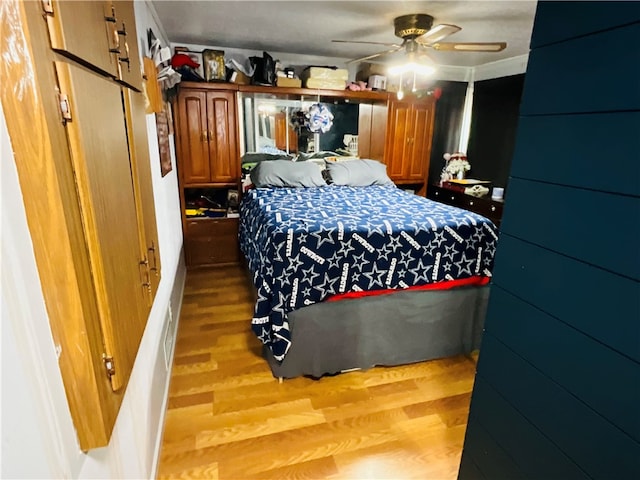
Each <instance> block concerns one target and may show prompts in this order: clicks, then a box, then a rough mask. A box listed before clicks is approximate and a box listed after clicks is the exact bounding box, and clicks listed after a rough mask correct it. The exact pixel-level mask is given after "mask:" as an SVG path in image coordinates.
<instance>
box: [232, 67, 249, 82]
mask: <svg viewBox="0 0 640 480" xmlns="http://www.w3.org/2000/svg"><path fill="white" fill-rule="evenodd" d="M230 82H231V83H236V84H238V85H250V84H251V77H247V76H246V75H245V74H244V73H242V72H240V71H238V70H236V71H234V72H233V73H232V74H231V79H230Z"/></svg>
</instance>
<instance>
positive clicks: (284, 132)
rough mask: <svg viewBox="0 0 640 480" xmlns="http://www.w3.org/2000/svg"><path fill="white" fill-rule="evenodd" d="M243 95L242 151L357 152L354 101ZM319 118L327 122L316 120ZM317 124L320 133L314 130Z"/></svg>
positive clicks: (354, 153) (292, 152) (356, 124)
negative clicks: (323, 100)
mask: <svg viewBox="0 0 640 480" xmlns="http://www.w3.org/2000/svg"><path fill="white" fill-rule="evenodd" d="M240 98H241V100H240V108H241V110H242V113H241V118H242V148H241V150H242V152H241V153H242V154H244V153H246V152H262V153H280V152H284V153H287V154H292V155H297V154H298V153H314V152H319V151H331V152H337V151H343V152H346V153H348V154H349V153H350V154H351V155H357V154H358V150H357V149H358V142H357V138H358V115H359V107H358V105H357V104H355V103H348V102H337V101H336V102H334V103H328V102H320V103H319V102H318V101H317V98H312V97H308V99H305V98H304V97H301V98H300V99H291V98H278V97H276V96H274V95H266V94H258V93H243V94H241V97H240ZM310 117H311V118H310ZM318 118H319V119H320V121H322V120H324V121H325V123H322V125H318V124H317V123H313V120H315V119H318ZM314 127H315V129H316V130H318V131H317V132H314V131H312V130H313V129H314Z"/></svg>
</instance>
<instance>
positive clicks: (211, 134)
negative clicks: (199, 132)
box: [209, 130, 214, 141]
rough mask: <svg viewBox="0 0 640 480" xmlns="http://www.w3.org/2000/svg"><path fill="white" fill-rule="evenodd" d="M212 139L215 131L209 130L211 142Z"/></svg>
mask: <svg viewBox="0 0 640 480" xmlns="http://www.w3.org/2000/svg"><path fill="white" fill-rule="evenodd" d="M212 138H214V136H213V130H209V141H211V139H212Z"/></svg>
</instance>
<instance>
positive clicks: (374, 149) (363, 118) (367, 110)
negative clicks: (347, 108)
mask: <svg viewBox="0 0 640 480" xmlns="http://www.w3.org/2000/svg"><path fill="white" fill-rule="evenodd" d="M358 108H359V112H358V156H359V157H360V158H370V159H373V160H379V161H381V162H384V154H385V152H384V151H385V139H386V131H387V115H388V108H387V104H386V103H383V104H366V103H361V104H360V105H359V107H358Z"/></svg>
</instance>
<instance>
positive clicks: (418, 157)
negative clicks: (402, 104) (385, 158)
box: [403, 101, 434, 181]
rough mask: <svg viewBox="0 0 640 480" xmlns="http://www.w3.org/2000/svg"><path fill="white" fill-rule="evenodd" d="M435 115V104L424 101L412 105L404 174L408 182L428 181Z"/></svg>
mask: <svg viewBox="0 0 640 480" xmlns="http://www.w3.org/2000/svg"><path fill="white" fill-rule="evenodd" d="M433 113H434V109H433V102H430V101H429V102H426V101H423V102H420V103H416V104H414V105H412V112H411V128H410V129H409V131H408V132H407V155H406V159H405V162H404V169H405V170H404V172H403V176H404V178H405V179H406V180H415V181H426V178H427V174H428V172H429V160H430V157H431V137H432V134H433Z"/></svg>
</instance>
